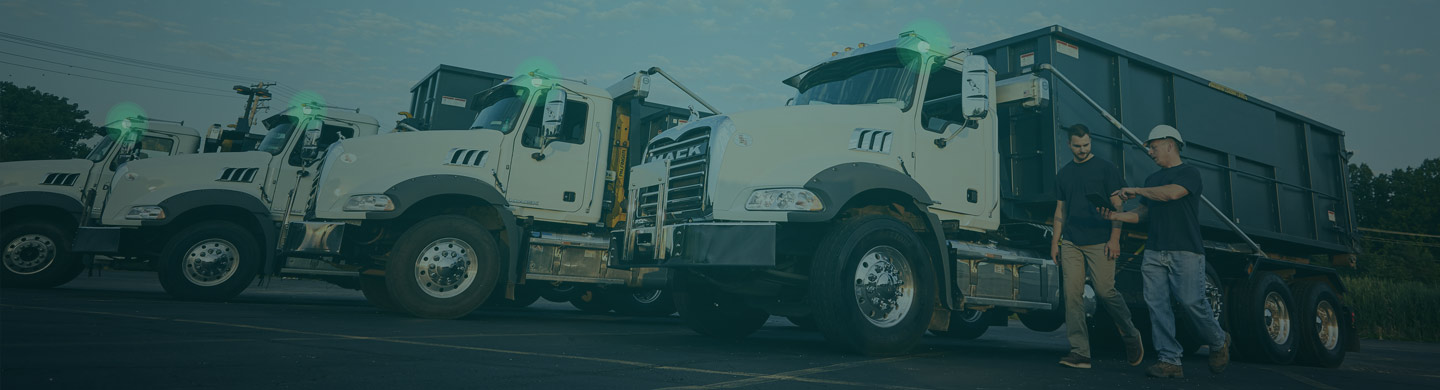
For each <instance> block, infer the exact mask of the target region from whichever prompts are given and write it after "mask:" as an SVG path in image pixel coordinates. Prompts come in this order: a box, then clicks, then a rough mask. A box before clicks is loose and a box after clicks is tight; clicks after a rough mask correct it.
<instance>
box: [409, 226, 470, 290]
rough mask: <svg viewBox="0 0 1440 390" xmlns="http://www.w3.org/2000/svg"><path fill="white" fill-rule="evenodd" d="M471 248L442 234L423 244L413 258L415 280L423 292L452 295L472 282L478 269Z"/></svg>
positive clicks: (463, 242) (461, 241)
mask: <svg viewBox="0 0 1440 390" xmlns="http://www.w3.org/2000/svg"><path fill="white" fill-rule="evenodd" d="M479 260H480V259H479V258H478V257H476V256H475V249H474V248H471V247H470V244H466V243H465V241H464V240H461V239H458V238H449V237H447V238H442V239H439V240H435V241H434V242H431V243H430V245H426V246H425V250H422V251H420V255H419V256H417V257H416V258H415V283H416V284H417V285H419V286H420V291H424V292H425V295H429V296H432V297H435V298H452V297H455V296H456V295H460V293H463V292H465V291H466V289H468V288H469V287H470V285H471V284H473V283H475V274H476V273H478V272H479V271H480V261H479Z"/></svg>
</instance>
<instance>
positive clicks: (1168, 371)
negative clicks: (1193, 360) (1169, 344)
mask: <svg viewBox="0 0 1440 390" xmlns="http://www.w3.org/2000/svg"><path fill="white" fill-rule="evenodd" d="M1145 375H1149V376H1150V377H1151V378H1184V377H1185V369H1183V368H1180V366H1177V365H1174V364H1170V363H1166V362H1159V363H1155V364H1154V365H1152V366H1150V368H1149V369H1147V370H1145Z"/></svg>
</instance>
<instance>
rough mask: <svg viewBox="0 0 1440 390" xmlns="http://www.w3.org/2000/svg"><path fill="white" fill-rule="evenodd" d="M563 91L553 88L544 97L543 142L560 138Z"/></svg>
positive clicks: (562, 116) (563, 113) (562, 117)
mask: <svg viewBox="0 0 1440 390" xmlns="http://www.w3.org/2000/svg"><path fill="white" fill-rule="evenodd" d="M565 98H566V95H565V90H563V89H560V88H554V89H551V90H550V93H549V94H546V95H545V117H544V118H545V119H544V121H542V122H541V125H542V126H543V127H544V129H545V141H546V143H549V140H551V139H554V138H558V137H559V136H560V120H561V119H564V118H565Z"/></svg>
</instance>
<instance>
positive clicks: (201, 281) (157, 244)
mask: <svg viewBox="0 0 1440 390" xmlns="http://www.w3.org/2000/svg"><path fill="white" fill-rule="evenodd" d="M264 124H265V126H266V127H267V128H268V129H269V131H268V133H266V135H265V138H264V139H263V140H261V142H260V143H259V144H258V145H257V146H256V148H255V150H253V151H247V152H233V153H220V154H206V155H194V156H182V157H178V158H174V159H166V160H142V161H133V162H131V163H128V164H125V165H124V166H122V167H120V168H119V169H118V170H117V171H116V172H115V177H114V179H113V184H112V187H113V190H112V191H111V192H110V194H109V196H108V197H106V198H104V202H103V204H102V205H103V210H104V212H103V215H102V217H101V219H100V222H101V223H100V224H99V225H100V226H87V227H84V228H82V229H81V230H80V232H79V233H78V237H79V241H80V242H81V243H82V245H83V248H82V249H83V250H84V251H85V252H88V253H97V254H106V255H111V256H115V257H135V258H141V259H153V262H152V264H153V267H154V268H155V269H156V270H157V271H159V276H160V281H161V285H162V286H163V287H164V288H165V290H166V292H168V293H170V294H171V295H173V296H176V297H179V298H182V299H197V300H226V299H229V298H231V297H234V296H235V295H237V294H239V293H240V292H241V291H243V290H244V289H245V287H246V286H248V285H249V283H250V281H251V280H253V279H254V278H255V276H256V275H257V274H259V273H260V272H262V271H263V272H266V274H267V275H269V274H273V273H276V272H279V271H280V270H281V269H283V268H284V267H285V264H283V263H282V261H283V259H281V258H277V257H276V256H274V250H273V248H275V245H276V239H277V237H278V233H277V231H278V228H277V226H278V225H279V224H281V223H282V222H283V221H285V220H287V219H290V218H296V219H298V218H299V217H300V216H301V215H302V214H303V212H304V206H305V202H304V200H303V199H306V198H307V197H308V196H309V193H310V191H311V190H312V188H313V187H311V184H312V183H313V178H311V177H307V176H310V173H311V172H313V167H311V165H313V162H315V161H316V160H317V159H318V158H320V157H322V155H323V152H324V151H325V150H326V148H327V147H328V146H329V145H331V144H334V143H336V142H338V141H339V140H341V139H348V138H359V137H365V136H372V135H374V134H376V133H377V132H378V130H379V122H378V121H376V120H375V118H373V117H370V116H368V115H364V114H359V113H357V112H351V111H344V110H337V109H331V108H329V107H326V106H323V105H318V104H304V105H301V106H297V107H292V108H290V109H287V110H285V111H284V112H281V113H280V114H276V115H274V116H271V117H269V118H267V119H265V121H264ZM297 198H299V199H301V200H300V201H298V202H297V201H296V199H297Z"/></svg>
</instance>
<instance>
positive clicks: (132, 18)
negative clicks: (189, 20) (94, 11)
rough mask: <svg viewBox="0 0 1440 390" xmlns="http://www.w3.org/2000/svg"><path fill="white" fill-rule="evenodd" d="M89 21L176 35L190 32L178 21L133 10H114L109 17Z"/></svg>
mask: <svg viewBox="0 0 1440 390" xmlns="http://www.w3.org/2000/svg"><path fill="white" fill-rule="evenodd" d="M91 22H92V23H94V24H99V25H105V26H116V27H120V28H126V29H130V30H137V31H165V32H168V33H172V34H178V35H187V34H190V32H189V31H185V30H183V29H181V28H182V27H184V25H181V24H180V23H177V22H171V21H165V20H160V19H156V18H153V17H150V16H146V15H142V14H140V13H138V12H135V11H115V15H114V16H113V17H111V18H109V19H93V20H91Z"/></svg>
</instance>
